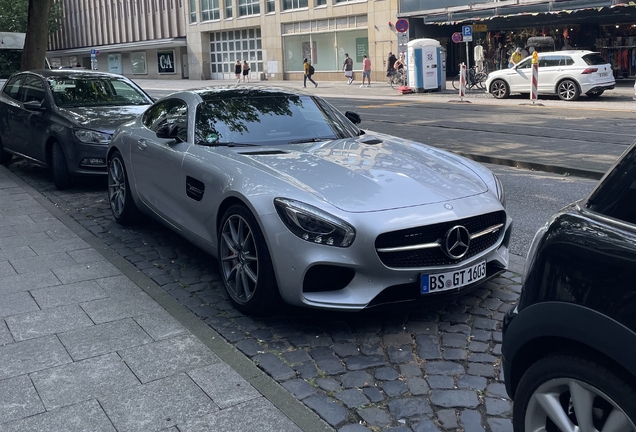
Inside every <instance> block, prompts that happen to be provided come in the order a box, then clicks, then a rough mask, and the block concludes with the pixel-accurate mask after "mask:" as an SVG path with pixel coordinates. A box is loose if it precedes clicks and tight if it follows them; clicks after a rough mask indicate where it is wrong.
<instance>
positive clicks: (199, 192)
mask: <svg viewBox="0 0 636 432" xmlns="http://www.w3.org/2000/svg"><path fill="white" fill-rule="evenodd" d="M204 192H205V185H204V184H203V182H201V181H199V180H197V179H195V178H192V177H190V176H186V195H188V197H189V198H192V199H193V200H195V201H201V199H202V198H203V193H204Z"/></svg>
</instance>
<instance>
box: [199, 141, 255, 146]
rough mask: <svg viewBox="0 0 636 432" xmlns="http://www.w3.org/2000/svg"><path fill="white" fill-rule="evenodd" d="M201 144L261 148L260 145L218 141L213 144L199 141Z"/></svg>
mask: <svg viewBox="0 0 636 432" xmlns="http://www.w3.org/2000/svg"><path fill="white" fill-rule="evenodd" d="M199 144H200V145H206V146H209V147H260V145H259V144H250V143H237V142H224V141H216V142H211V143H210V142H206V141H199Z"/></svg>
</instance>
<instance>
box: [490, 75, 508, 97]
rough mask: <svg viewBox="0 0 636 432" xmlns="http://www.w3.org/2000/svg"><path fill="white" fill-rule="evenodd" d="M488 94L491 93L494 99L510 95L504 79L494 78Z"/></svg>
mask: <svg viewBox="0 0 636 432" xmlns="http://www.w3.org/2000/svg"><path fill="white" fill-rule="evenodd" d="M490 94H491V95H493V96H494V97H495V99H505V98H507V97H508V96H510V88H509V87H508V84H507V83H506V82H505V81H504V80H500V79H498V80H494V81H493V82H492V83H491V84H490Z"/></svg>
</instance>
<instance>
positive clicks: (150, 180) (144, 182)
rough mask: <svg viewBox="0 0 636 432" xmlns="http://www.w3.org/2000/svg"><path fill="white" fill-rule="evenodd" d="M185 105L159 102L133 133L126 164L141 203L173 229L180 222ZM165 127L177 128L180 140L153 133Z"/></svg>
mask: <svg viewBox="0 0 636 432" xmlns="http://www.w3.org/2000/svg"><path fill="white" fill-rule="evenodd" d="M187 117H188V105H187V104H186V102H184V101H183V100H181V99H166V100H162V101H160V102H158V103H156V104H155V105H153V106H152V107H151V108H149V109H148V111H146V113H145V114H144V115H143V117H142V122H141V125H139V127H138V128H135V129H134V130H133V142H131V143H130V160H131V167H132V175H133V183H134V184H133V186H134V187H135V188H136V189H137V193H138V194H139V197H140V198H141V199H142V200H143V201H144V203H145V204H146V205H147V206H148V207H149V208H150V209H151V210H153V211H154V212H156V213H157V215H159V216H160V217H162V218H163V219H165V220H167V221H168V222H170V223H171V224H173V225H175V226H177V227H178V226H180V225H181V224H182V219H183V199H184V193H183V190H184V187H185V186H184V180H183V175H182V164H183V158H184V156H185V154H186V151H187V149H188V147H189V146H190V143H188V141H187V136H188V135H187V132H188V131H187V123H188V122H187ZM169 123H176V124H178V125H179V126H180V134H179V136H180V138H181V139H179V140H175V139H162V138H158V137H157V130H158V129H159V128H160V127H161V126H163V125H165V124H169Z"/></svg>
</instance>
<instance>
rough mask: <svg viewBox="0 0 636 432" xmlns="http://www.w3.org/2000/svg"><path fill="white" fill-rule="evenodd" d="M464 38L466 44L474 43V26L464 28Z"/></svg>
mask: <svg viewBox="0 0 636 432" xmlns="http://www.w3.org/2000/svg"><path fill="white" fill-rule="evenodd" d="M462 36H463V37H464V42H472V41H473V26H471V25H465V26H462Z"/></svg>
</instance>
